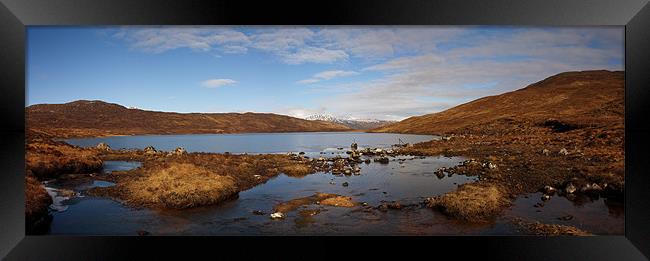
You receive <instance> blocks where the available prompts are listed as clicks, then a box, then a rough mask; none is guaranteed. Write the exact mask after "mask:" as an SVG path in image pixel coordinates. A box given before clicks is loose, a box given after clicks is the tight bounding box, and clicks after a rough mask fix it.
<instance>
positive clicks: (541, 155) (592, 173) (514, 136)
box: [400, 119, 625, 221]
mask: <svg viewBox="0 0 650 261" xmlns="http://www.w3.org/2000/svg"><path fill="white" fill-rule="evenodd" d="M507 121H508V124H503V123H501V122H496V123H494V125H493V126H485V127H484V128H481V129H476V128H475V129H466V130H464V131H459V133H461V134H453V133H452V134H448V135H447V136H445V137H443V139H441V140H435V141H430V142H425V143H420V144H415V145H414V146H411V147H407V148H403V149H401V150H400V153H406V154H414V155H463V156H466V157H470V158H471V159H470V160H468V161H465V162H463V164H461V165H459V166H456V167H453V168H448V169H440V170H438V171H437V174H443V175H444V174H445V173H455V174H465V175H476V176H479V181H478V182H476V183H473V184H467V185H464V186H461V187H460V188H459V189H458V190H457V191H455V192H451V193H448V194H446V195H442V196H438V197H432V198H430V199H428V201H427V204H428V206H430V207H433V208H439V209H441V210H442V211H443V212H445V213H447V214H449V215H451V216H454V217H457V218H460V219H464V220H471V221H476V220H485V219H490V218H494V217H495V216H497V215H499V213H501V211H502V210H503V209H504V208H506V207H507V206H509V205H510V202H511V201H512V200H513V199H514V198H515V197H517V196H519V195H522V194H526V193H533V192H543V193H544V195H543V197H542V200H544V201H545V200H548V199H550V197H552V196H555V195H562V196H564V197H567V198H568V199H569V200H571V199H572V198H575V196H576V195H578V194H585V195H588V196H591V197H599V196H602V197H608V198H614V199H619V200H622V197H623V194H624V189H625V183H624V181H625V169H624V160H625V155H624V146H625V143H624V128H623V127H622V126H618V127H616V126H615V127H613V128H603V127H602V126H579V127H578V126H574V127H571V128H558V127H557V126H558V125H560V126H561V125H566V124H564V123H562V122H559V121H557V120H552V119H550V120H548V121H545V122H541V123H535V122H524V121H522V122H517V121H512V120H507ZM504 126H508V127H507V128H504Z"/></svg>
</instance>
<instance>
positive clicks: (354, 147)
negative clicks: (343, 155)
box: [350, 142, 359, 150]
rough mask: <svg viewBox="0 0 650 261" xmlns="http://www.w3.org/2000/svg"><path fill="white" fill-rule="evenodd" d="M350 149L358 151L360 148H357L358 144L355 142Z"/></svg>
mask: <svg viewBox="0 0 650 261" xmlns="http://www.w3.org/2000/svg"><path fill="white" fill-rule="evenodd" d="M350 148H351V149H352V150H357V149H358V148H359V146H357V143H356V142H353V143H352V144H351V145H350Z"/></svg>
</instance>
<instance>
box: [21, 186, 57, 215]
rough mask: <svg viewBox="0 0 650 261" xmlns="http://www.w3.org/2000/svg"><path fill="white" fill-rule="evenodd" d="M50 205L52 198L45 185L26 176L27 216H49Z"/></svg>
mask: <svg viewBox="0 0 650 261" xmlns="http://www.w3.org/2000/svg"><path fill="white" fill-rule="evenodd" d="M50 204H52V198H51V197H50V195H48V194H47V191H45V188H43V185H41V183H40V182H38V180H36V179H35V178H33V177H30V176H25V216H27V217H29V216H32V215H38V214H43V213H45V214H47V207H48V206H49V205H50Z"/></svg>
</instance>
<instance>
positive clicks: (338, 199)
mask: <svg viewBox="0 0 650 261" xmlns="http://www.w3.org/2000/svg"><path fill="white" fill-rule="evenodd" d="M312 204H320V205H325V206H335V207H353V206H354V205H355V203H354V201H352V198H350V197H344V196H340V195H337V194H327V193H316V194H314V195H311V196H307V197H302V198H296V199H292V200H289V201H287V202H283V203H280V204H278V205H276V206H275V207H274V208H273V211H275V212H282V213H287V212H290V211H293V210H295V209H297V208H299V207H301V206H306V205H312Z"/></svg>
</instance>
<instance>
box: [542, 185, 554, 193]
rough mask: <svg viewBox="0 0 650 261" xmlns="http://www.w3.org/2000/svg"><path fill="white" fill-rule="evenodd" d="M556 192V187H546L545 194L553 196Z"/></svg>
mask: <svg viewBox="0 0 650 261" xmlns="http://www.w3.org/2000/svg"><path fill="white" fill-rule="evenodd" d="M555 191H556V189H555V188H554V187H551V186H548V185H546V186H544V193H546V194H548V195H553V194H554V193H555Z"/></svg>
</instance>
